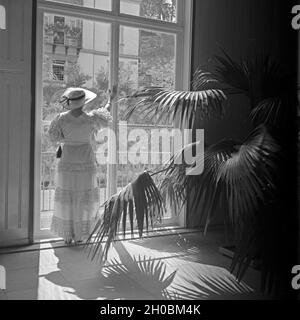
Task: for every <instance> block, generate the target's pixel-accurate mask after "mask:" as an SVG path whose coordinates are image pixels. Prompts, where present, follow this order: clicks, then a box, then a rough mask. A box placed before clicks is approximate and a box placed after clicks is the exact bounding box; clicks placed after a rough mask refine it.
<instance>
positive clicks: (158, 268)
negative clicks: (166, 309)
mask: <svg viewBox="0 0 300 320" xmlns="http://www.w3.org/2000/svg"><path fill="white" fill-rule="evenodd" d="M114 248H115V249H116V251H117V253H118V254H119V257H120V261H118V260H117V259H116V258H113V259H112V260H110V261H109V264H108V265H106V266H104V267H102V271H101V273H102V276H103V280H104V282H105V284H107V286H110V287H113V288H114V292H115V296H117V292H118V287H119V289H121V290H120V296H119V297H118V298H121V299H122V298H123V299H124V298H125V299H126V297H124V285H125V286H126V288H128V296H129V297H130V298H132V293H133V292H132V291H133V290H134V293H135V295H137V297H139V296H140V297H141V298H143V299H145V298H147V299H158V300H161V299H171V298H174V297H175V295H174V294H172V293H170V292H169V291H168V290H167V288H168V287H169V286H170V284H171V283H172V282H173V280H174V278H175V275H176V272H177V270H175V271H174V272H172V273H170V274H167V273H166V264H165V263H164V262H163V261H161V260H160V259H158V260H153V259H149V258H146V256H144V257H141V256H140V255H139V256H138V257H135V256H134V257H132V256H131V255H130V254H129V253H128V251H127V250H126V249H125V247H124V245H123V244H122V243H121V242H116V243H114ZM124 281H125V282H124ZM130 289H131V290H130ZM137 293H139V294H137ZM116 298H117V297H116ZM135 298H136V297H135Z"/></svg>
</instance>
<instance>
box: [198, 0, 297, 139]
mask: <svg viewBox="0 0 300 320" xmlns="http://www.w3.org/2000/svg"><path fill="white" fill-rule="evenodd" d="M291 8H292V5H291V4H289V1H285V0H281V1H276V0H273V1H271V0H251V1H250V0H243V1H241V0H194V9H193V14H194V29H193V56H192V69H193V71H195V70H196V68H197V67H198V66H201V65H207V64H209V65H213V64H214V59H213V56H214V54H220V53H221V51H220V49H219V48H220V47H221V48H222V49H224V50H225V51H226V52H227V53H228V54H229V55H230V56H231V57H233V58H234V59H239V58H240V57H241V56H245V55H246V54H247V53H250V52H255V51H257V50H265V51H267V52H270V53H272V55H273V56H274V57H277V58H279V59H280V60H281V61H282V62H283V63H284V64H285V65H286V67H287V68H289V69H293V68H294V67H295V63H294V61H293V59H291V50H290V49H291V48H290V45H291V43H290V41H291V39H290V37H287V36H286V35H287V34H290V31H291V23H290V21H291V13H290V12H291ZM295 54H296V52H295ZM248 114H249V106H248V103H247V100H245V99H244V98H243V97H234V99H231V100H229V105H228V107H227V109H226V115H225V118H224V119H222V120H211V121H209V122H204V123H203V127H204V129H206V130H205V134H206V139H205V140H206V142H207V143H208V144H211V143H214V142H217V141H219V140H220V139H222V138H243V137H245V135H247V134H248V133H249V130H250V128H251V127H250V124H249V121H248V118H247V116H248Z"/></svg>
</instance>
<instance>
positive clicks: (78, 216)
mask: <svg viewBox="0 0 300 320" xmlns="http://www.w3.org/2000/svg"><path fill="white" fill-rule="evenodd" d="M55 183H56V189H55V198H54V213H53V217H52V222H51V229H50V230H51V231H52V233H54V234H56V235H58V236H59V237H62V238H64V239H65V240H71V239H74V240H75V241H78V240H84V239H85V238H87V237H88V236H89V235H90V233H91V232H92V228H93V227H94V224H95V222H96V219H97V217H98V208H99V205H100V203H99V201H100V193H99V188H98V186H97V177H96V160H95V155H94V152H93V150H92V147H91V145H90V144H80V145H64V146H63V148H62V157H61V158H60V160H58V163H57V168H56V174H55Z"/></svg>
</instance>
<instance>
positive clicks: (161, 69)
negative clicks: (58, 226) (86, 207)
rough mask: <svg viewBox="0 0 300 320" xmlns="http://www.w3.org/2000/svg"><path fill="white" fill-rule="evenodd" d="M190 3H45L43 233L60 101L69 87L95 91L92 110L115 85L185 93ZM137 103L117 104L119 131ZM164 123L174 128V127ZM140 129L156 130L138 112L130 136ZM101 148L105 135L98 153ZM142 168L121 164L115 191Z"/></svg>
mask: <svg viewBox="0 0 300 320" xmlns="http://www.w3.org/2000/svg"><path fill="white" fill-rule="evenodd" d="M188 3H189V4H190V3H191V1H190V0H39V2H38V14H39V21H42V22H43V23H42V26H38V27H40V30H39V33H38V34H40V35H41V38H43V41H42V42H41V44H43V45H41V46H40V47H41V49H40V50H41V51H40V52H39V53H40V56H42V57H43V58H42V61H38V62H37V63H40V64H41V65H42V68H41V67H39V66H38V68H37V69H38V70H41V72H40V74H39V77H40V80H41V81H39V79H37V86H38V88H37V92H40V95H39V98H38V101H40V106H38V108H40V109H39V116H40V119H41V130H40V137H41V155H40V163H41V177H40V186H41V196H40V207H41V215H40V217H39V218H40V226H39V227H40V228H41V229H47V228H49V221H50V220H49V217H50V216H51V214H52V213H51V212H52V210H53V196H54V165H55V150H53V148H52V147H51V144H50V142H49V141H48V138H47V135H46V134H45V133H46V132H47V128H48V125H49V123H50V121H51V120H52V119H53V118H54V116H55V115H56V114H57V113H58V112H61V111H63V110H61V106H60V104H59V103H58V99H59V97H60V95H61V93H62V92H63V91H64V90H65V88H66V87H70V86H73V87H84V88H87V89H89V90H91V91H94V92H95V93H97V99H95V100H94V102H93V103H92V105H89V109H93V108H96V107H99V106H100V105H103V104H105V102H106V94H105V93H106V90H107V89H108V88H109V87H112V85H113V84H118V89H119V97H126V96H129V95H130V94H132V93H134V92H135V91H136V90H138V89H141V88H143V87H146V86H162V87H165V88H169V89H183V71H184V70H183V58H184V48H185V46H184V37H185V36H186V34H187V33H186V29H185V28H186V27H185V26H187V25H188V23H186V21H184V17H185V16H186V15H185V7H186V6H187V4H188ZM40 40H42V39H40ZM38 48H39V47H38ZM185 50H186V48H185ZM41 83H42V86H40V84H41ZM131 103H133V101H131V100H129V99H124V100H122V102H120V103H118V105H117V110H114V112H113V117H114V123H115V127H117V126H118V123H119V122H120V121H122V120H124V115H125V112H126V110H127V109H128V107H129V106H130V104H131ZM160 125H161V126H163V127H165V128H170V127H171V124H170V123H161V124H160ZM141 126H142V127H143V129H145V128H146V129H149V130H150V129H151V128H153V126H154V122H153V121H152V120H151V119H148V118H147V117H144V116H142V115H140V114H134V115H133V117H132V118H131V119H130V121H129V126H128V134H130V130H134V129H138V128H140V127H141ZM123 138H124V137H119V143H123V141H122V139H123ZM102 143H104V141H101V136H100V140H99V141H98V145H99V148H100V149H99V150H101V145H102ZM124 143H126V142H124ZM129 149H130V146H129ZM101 152H102V150H101ZM139 152H143V151H142V150H140V151H139ZM119 156H122V155H120V154H119ZM146 168H149V166H146ZM143 169H145V164H142V163H141V164H132V165H130V164H128V165H124V164H122V165H116V167H115V170H116V174H115V178H114V179H115V181H114V183H115V184H116V188H117V189H120V188H122V187H123V186H124V185H125V184H127V183H128V182H130V181H131V180H132V179H134V178H135V177H136V175H137V174H138V173H139V172H141V170H143ZM107 172H108V170H107V168H106V167H104V166H102V167H101V168H100V169H99V174H98V182H99V184H100V187H101V195H100V197H101V199H102V200H103V201H104V200H106V199H107V196H108V190H107Z"/></svg>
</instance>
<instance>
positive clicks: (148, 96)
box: [126, 70, 226, 125]
mask: <svg viewBox="0 0 300 320" xmlns="http://www.w3.org/2000/svg"><path fill="white" fill-rule="evenodd" d="M195 81H196V83H197V86H196V87H197V91H174V90H166V89H163V88H159V87H148V88H145V89H143V90H141V91H140V92H137V93H135V94H134V97H136V98H141V99H140V100H139V102H137V103H136V104H135V105H133V106H131V107H130V108H129V109H128V111H127V112H126V119H128V118H130V116H131V115H132V114H133V113H134V112H137V111H138V112H140V113H142V114H144V115H145V116H149V117H150V118H151V119H152V120H155V121H156V122H159V121H161V120H166V121H168V120H174V119H179V120H180V123H181V124H183V123H184V121H188V123H189V124H190V125H192V124H193V123H194V121H195V117H196V111H197V116H198V117H200V118H201V119H204V118H209V117H210V116H211V115H220V114H223V113H224V103H225V101H226V96H225V94H224V92H223V91H222V90H221V89H214V88H213V87H212V88H210V84H212V83H213V84H215V83H216V82H217V81H216V80H215V79H214V78H212V76H211V75H210V73H208V72H203V71H201V70H199V71H198V73H197V78H196V80H195Z"/></svg>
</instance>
